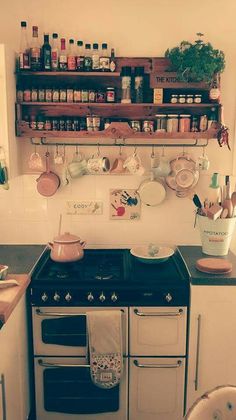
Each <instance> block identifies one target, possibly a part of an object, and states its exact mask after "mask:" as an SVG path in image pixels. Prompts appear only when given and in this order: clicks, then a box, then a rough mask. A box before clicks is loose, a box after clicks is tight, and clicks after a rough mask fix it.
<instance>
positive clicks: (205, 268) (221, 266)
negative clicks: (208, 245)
mask: <svg viewBox="0 0 236 420" xmlns="http://www.w3.org/2000/svg"><path fill="white" fill-rule="evenodd" d="M196 268H197V270H199V271H202V272H204V273H208V274H225V273H230V272H231V271H232V264H231V262H230V261H229V260H225V259H223V258H200V259H199V260H197V261H196Z"/></svg>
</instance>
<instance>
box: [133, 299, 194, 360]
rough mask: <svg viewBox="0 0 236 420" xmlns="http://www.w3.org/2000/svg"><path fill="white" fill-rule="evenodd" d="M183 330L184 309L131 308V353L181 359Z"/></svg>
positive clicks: (184, 324) (185, 312)
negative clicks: (179, 357) (178, 357)
mask: <svg viewBox="0 0 236 420" xmlns="http://www.w3.org/2000/svg"><path fill="white" fill-rule="evenodd" d="M186 328H187V308H186V307H179V306H178V307H131V308H130V354H131V355H132V356H177V355H179V356H184V355H185V354H186Z"/></svg>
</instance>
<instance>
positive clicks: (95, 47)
mask: <svg viewBox="0 0 236 420" xmlns="http://www.w3.org/2000/svg"><path fill="white" fill-rule="evenodd" d="M99 58H100V57H99V49H98V44H97V43H95V44H93V51H92V70H93V71H99Z"/></svg>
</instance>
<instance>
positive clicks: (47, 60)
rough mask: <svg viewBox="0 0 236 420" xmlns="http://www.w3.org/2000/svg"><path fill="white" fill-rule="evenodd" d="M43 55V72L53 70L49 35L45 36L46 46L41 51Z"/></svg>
mask: <svg viewBox="0 0 236 420" xmlns="http://www.w3.org/2000/svg"><path fill="white" fill-rule="evenodd" d="M41 54H42V70H45V71H48V70H51V45H50V44H49V35H48V34H45V35H44V44H43V46H42V50H41Z"/></svg>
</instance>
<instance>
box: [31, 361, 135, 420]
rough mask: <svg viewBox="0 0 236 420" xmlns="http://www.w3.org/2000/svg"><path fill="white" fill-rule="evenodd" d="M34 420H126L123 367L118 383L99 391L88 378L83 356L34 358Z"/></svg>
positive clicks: (88, 373)
mask: <svg viewBox="0 0 236 420" xmlns="http://www.w3.org/2000/svg"><path fill="white" fill-rule="evenodd" d="M34 362H35V399H36V418H37V420H67V419H68V420H85V418H86V420H97V419H101V420H126V419H127V398H128V397H127V394H128V391H127V388H128V383H127V382H128V381H127V366H126V358H124V370H123V375H122V379H121V382H120V384H119V385H118V386H116V387H114V388H111V389H102V388H99V387H97V386H96V385H94V384H93V382H92V381H91V379H90V367H89V365H88V364H87V361H86V358H85V357H80V358H78V357H69V358H65V357H64V358H63V357H60V358H59V357H41V358H40V357H36V358H35V361H34Z"/></svg>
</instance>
